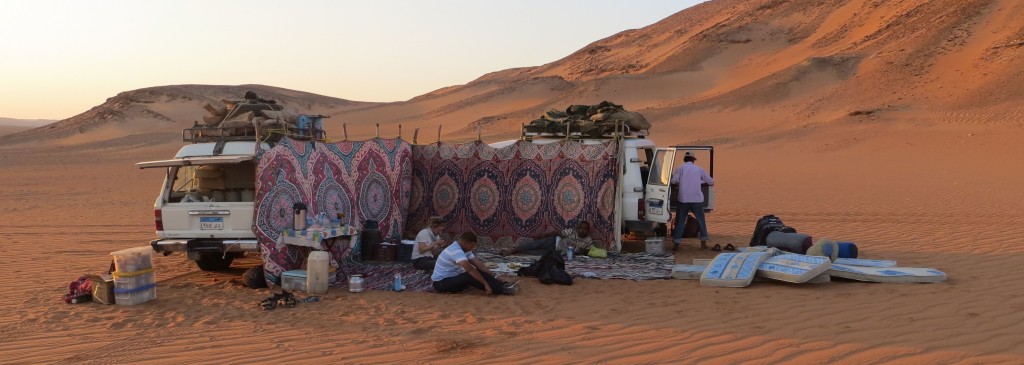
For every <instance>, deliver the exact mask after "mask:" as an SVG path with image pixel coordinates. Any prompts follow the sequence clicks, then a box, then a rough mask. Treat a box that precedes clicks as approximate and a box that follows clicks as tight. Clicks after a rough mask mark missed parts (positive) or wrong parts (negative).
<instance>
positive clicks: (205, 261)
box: [196, 253, 235, 271]
mask: <svg viewBox="0 0 1024 365" xmlns="http://www.w3.org/2000/svg"><path fill="white" fill-rule="evenodd" d="M234 260H235V256H234V255H230V254H229V255H227V256H224V255H222V254H220V253H204V254H202V256H199V259H198V260H196V266H199V270H203V271H222V270H227V269H228V268H229V267H231V262H232V261H234Z"/></svg>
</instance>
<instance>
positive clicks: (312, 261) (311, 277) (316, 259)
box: [306, 251, 331, 294]
mask: <svg viewBox="0 0 1024 365" xmlns="http://www.w3.org/2000/svg"><path fill="white" fill-rule="evenodd" d="M330 259H331V254H329V253H327V251H313V252H310V253H309V258H308V259H307V260H306V292H307V293H309V294H326V293H327V284H328V278H327V275H328V274H329V273H330V266H331V264H330Z"/></svg>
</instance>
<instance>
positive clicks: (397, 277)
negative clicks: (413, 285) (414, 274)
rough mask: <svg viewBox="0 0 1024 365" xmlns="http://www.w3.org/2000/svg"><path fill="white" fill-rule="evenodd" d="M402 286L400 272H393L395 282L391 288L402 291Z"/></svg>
mask: <svg viewBox="0 0 1024 365" xmlns="http://www.w3.org/2000/svg"><path fill="white" fill-rule="evenodd" d="M404 287H405V285H402V274H395V284H394V288H393V289H394V290H395V291H402V288H404Z"/></svg>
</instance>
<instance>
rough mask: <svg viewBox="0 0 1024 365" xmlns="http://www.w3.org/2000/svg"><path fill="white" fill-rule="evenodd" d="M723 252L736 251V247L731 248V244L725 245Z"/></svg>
mask: <svg viewBox="0 0 1024 365" xmlns="http://www.w3.org/2000/svg"><path fill="white" fill-rule="evenodd" d="M725 250H726V251H736V246H733V245H732V244H731V243H729V244H726V245H725Z"/></svg>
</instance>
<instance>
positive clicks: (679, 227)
mask: <svg viewBox="0 0 1024 365" xmlns="http://www.w3.org/2000/svg"><path fill="white" fill-rule="evenodd" d="M694 161H697V157H695V156H694V155H693V153H692V152H689V151H687V152H686V154H685V155H684V156H683V164H682V165H679V167H678V168H676V170H675V171H674V172H672V184H676V185H678V186H679V192H678V194H676V199H677V200H678V203H679V204H678V205H677V208H676V223H675V229H674V230H673V231H672V241H673V243H674V245H673V246H672V251H678V250H679V244H680V243H682V242H683V229H685V228H686V224H685V223H686V216H687V214H688V213H689V212H693V216H694V217H695V218H697V222H698V223H700V248H701V249H702V250H703V249H706V248H708V226H707V222H706V220H705V219H704V192H702V191H701V184H708V185H709V186H710V185H715V180H714V179H712V178H711V175H708V173H707V172H706V171H704V169H702V168H701V167H700V166H697V165H696V164H694V163H693V162H694ZM729 247H732V245H731V244H730V245H728V246H727V247H726V248H727V249H728V248H729ZM721 250H722V249H721V246H720V245H715V251H721Z"/></svg>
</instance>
